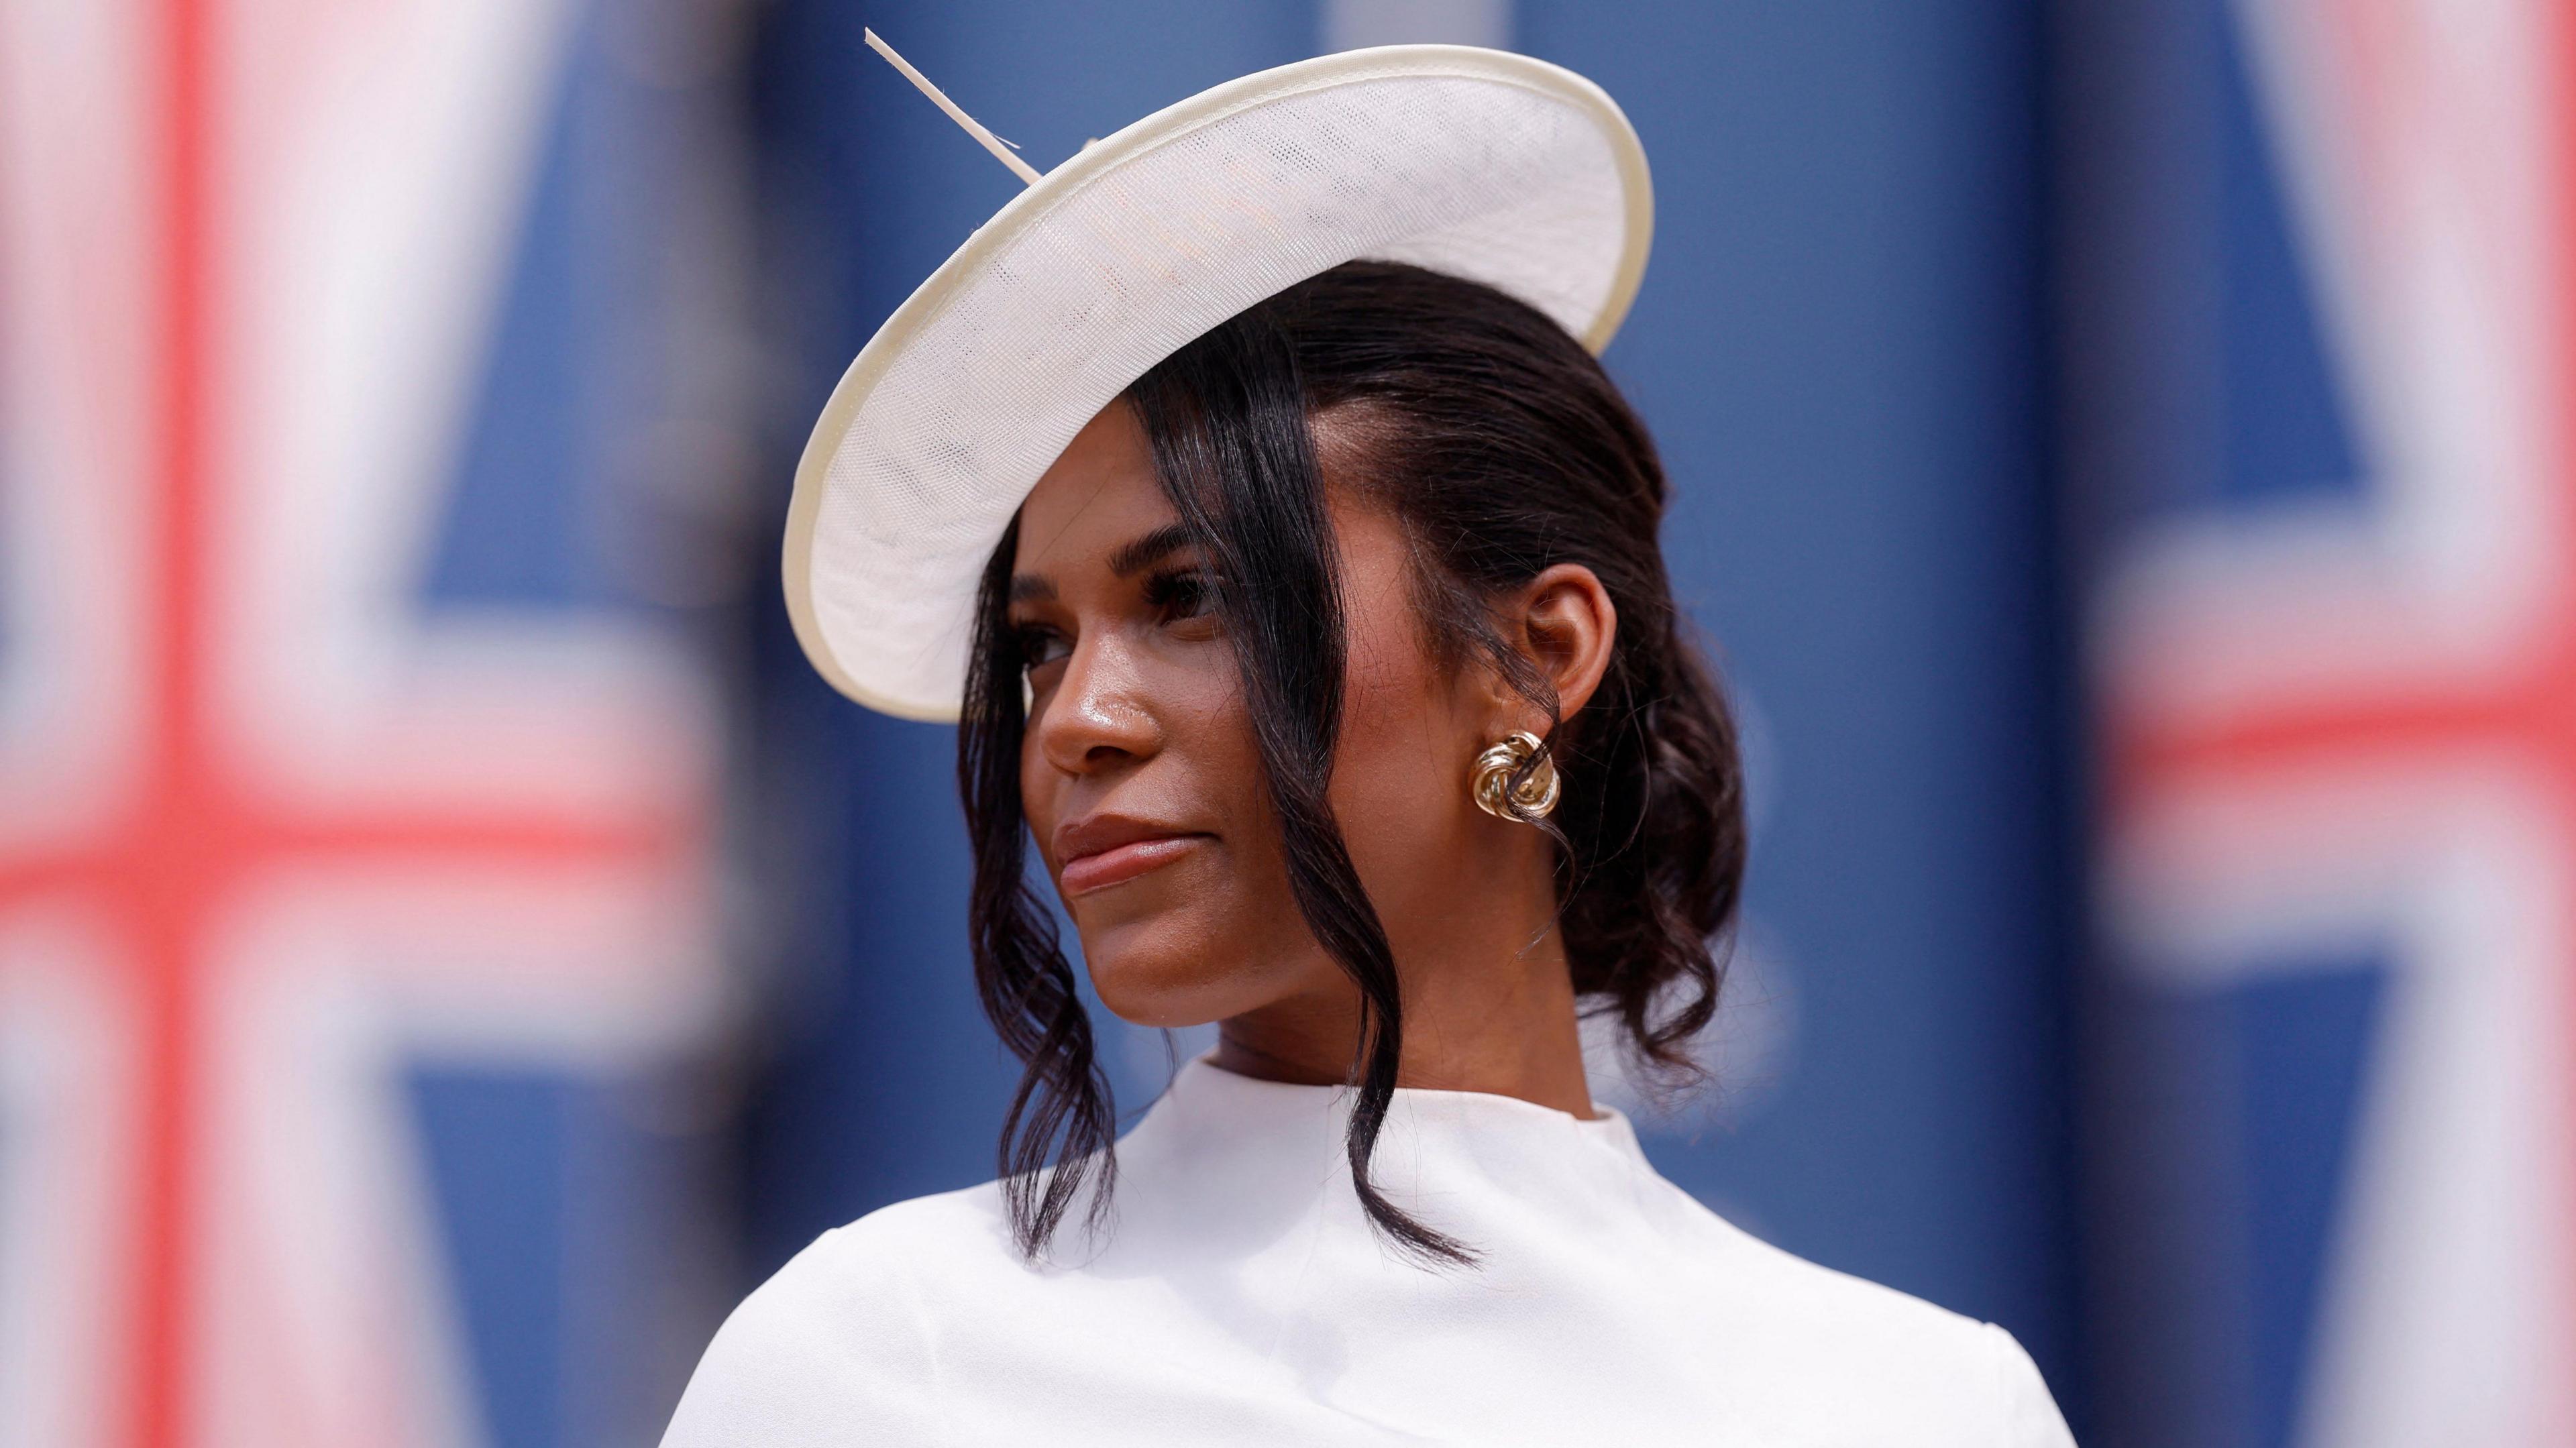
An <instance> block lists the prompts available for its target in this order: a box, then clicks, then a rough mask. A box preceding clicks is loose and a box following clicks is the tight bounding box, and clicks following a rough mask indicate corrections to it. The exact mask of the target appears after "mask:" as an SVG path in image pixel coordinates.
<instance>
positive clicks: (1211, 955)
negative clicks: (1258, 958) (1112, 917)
mask: <svg viewBox="0 0 2576 1448" xmlns="http://www.w3.org/2000/svg"><path fill="white" fill-rule="evenodd" d="M1174 913H1178V912H1174ZM1212 938H1213V937H1211V936H1210V935H1208V934H1207V933H1206V932H1205V931H1204V930H1201V929H1196V928H1192V927H1190V926H1189V925H1187V924H1185V923H1184V922H1182V921H1179V920H1176V919H1174V918H1172V915H1169V914H1167V915H1163V916H1158V917H1149V918H1147V919H1143V920H1132V921H1126V922H1122V923H1121V924H1118V925H1115V926H1110V927H1107V928H1103V929H1096V930H1095V929H1093V928H1090V927H1085V928H1084V930H1083V932H1082V958H1083V963H1084V965H1085V966H1087V967H1088V968H1089V970H1090V972H1091V988H1092V989H1093V990H1094V991H1097V992H1098V993H1099V995H1100V1003H1101V1004H1102V1005H1104V1006H1107V1007H1108V1008H1109V1010H1110V1013H1111V1014H1112V1015H1115V1016H1117V1017H1118V1019H1120V1020H1122V1021H1125V1022H1127V1023H1128V1024H1130V1025H1137V1026H1151V1027H1165V1028H1170V1029H1174V1030H1177V1029H1180V1028H1181V1027H1184V1026H1199V1025H1205V1024H1207V1023H1208V1022H1209V1021H1214V1020H1221V1019H1223V1018H1224V1017H1226V1016H1227V1015H1230V1014H1232V1013H1233V1012H1234V1010H1236V1009H1240V1008H1241V1006H1242V1002H1239V1001H1234V1000H1233V999H1232V997H1233V996H1235V995H1237V994H1239V993H1240V991H1241V987H1242V978H1241V974H1240V972H1239V971H1238V970H1232V969H1228V968H1227V962H1226V959H1225V953H1224V952H1222V951H1220V950H1214V949H1211V948H1210V945H1209V942H1210V940H1211V939H1212Z"/></svg>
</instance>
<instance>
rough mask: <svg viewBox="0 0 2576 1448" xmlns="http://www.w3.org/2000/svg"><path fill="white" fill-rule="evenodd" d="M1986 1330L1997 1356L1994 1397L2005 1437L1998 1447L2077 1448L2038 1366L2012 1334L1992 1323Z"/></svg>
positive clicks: (1998, 1442)
mask: <svg viewBox="0 0 2576 1448" xmlns="http://www.w3.org/2000/svg"><path fill="white" fill-rule="evenodd" d="M1984 1328H1985V1333H1986V1343H1987V1346H1988V1348H1989V1349H1991V1351H1992V1353H1993V1356H1994V1365H1995V1396H1996V1401H1997V1404H1998V1406H1999V1409H2000V1412H2001V1422H2002V1435H2001V1436H2000V1437H1998V1438H1996V1440H1995V1443H1996V1448H2075V1435H2074V1434H2073V1433H2071V1432H2069V1431H2067V1427H2066V1418H2065V1415H2063V1414H2061V1413H2059V1412H2058V1411H2057V1400H2056V1399H2055V1398H2053V1397H2051V1396H2049V1392H2048V1383H2047V1381H2046V1380H2045V1379H2043V1378H2041V1377H2040V1375H2039V1365H2038V1364H2037V1363H2034V1362H2032V1361H2031V1360H2030V1354H2029V1353H2028V1352H2026V1351H2024V1350H2023V1348H2022V1345H2021V1342H2020V1340H2019V1339H2017V1338H2015V1337H2014V1336H2013V1335H2012V1334H2011V1333H2009V1332H2006V1331H2005V1330H2004V1329H2002V1328H2000V1327H1997V1326H1996V1325H1995V1324H1993V1323H1991V1322H1989V1323H1986V1324H1984Z"/></svg>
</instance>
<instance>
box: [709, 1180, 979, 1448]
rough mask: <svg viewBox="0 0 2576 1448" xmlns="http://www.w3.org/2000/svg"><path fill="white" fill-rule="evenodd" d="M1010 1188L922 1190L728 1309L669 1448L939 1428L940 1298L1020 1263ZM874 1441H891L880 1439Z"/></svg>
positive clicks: (822, 1245)
mask: <svg viewBox="0 0 2576 1448" xmlns="http://www.w3.org/2000/svg"><path fill="white" fill-rule="evenodd" d="M1009 1254H1010V1245H1009V1237H1008V1233H1007V1230H1006V1229H1005V1227H1004V1225H1003V1214H1002V1207H1001V1194H1000V1191H999V1189H998V1188H997V1187H995V1186H994V1185H993V1184H991V1183H987V1184H985V1185H983V1186H981V1187H972V1188H968V1189H966V1190H963V1191H954V1192H943V1193H940V1194H938V1195H936V1196H928V1197H916V1198H914V1199H912V1200H910V1201H904V1202H897V1203H895V1204H893V1205H892V1206H887V1207H881V1208H879V1209H878V1210H876V1211H873V1212H870V1213H868V1214H867V1215H866V1216H864V1217H861V1218H859V1219H858V1220H857V1221H854V1222H851V1223H849V1224H847V1225H845V1226H839V1227H834V1228H832V1229H831V1230H829V1231H826V1232H824V1233H823V1234H822V1235H821V1236H818V1237H816V1238H815V1239H814V1240H813V1241H812V1242H810V1243H808V1244H806V1246H805V1248H804V1249H803V1250H802V1251H800V1252H798V1253H797V1254H796V1255H795V1256H794V1257H791V1258H789V1259H788V1261H787V1262H786V1263H785V1264H784V1265H783V1266H781V1267H780V1268H779V1269H778V1270H777V1271H776V1272H774V1273H772V1274H771V1275H770V1277H769V1279H768V1280H767V1281H765V1282H763V1283H761V1285H760V1286H759V1287H757V1288H755V1289H753V1290H752V1292H751V1295H749V1296H748V1297H745V1298H744V1299H743V1300H742V1301H741V1303H740V1304H738V1305H737V1306H736V1307H735V1308H734V1310H733V1311H732V1312H731V1313H730V1314H729V1315H727V1316H726V1318H725V1320H724V1324H723V1326H721V1327H719V1328H718V1329H717V1330H716V1335H715V1337H714V1339H713V1340H712V1341H710V1342H709V1343H708V1344H707V1349H706V1352H705V1354H704V1355H703V1356H702V1357H700V1359H699V1360H698V1366H697V1370H696V1371H695V1372H694V1373H692V1374H691V1375H690V1378H689V1384H688V1388H687V1390H686V1391H685V1392H683V1393H682V1395H681V1398H680V1404H679V1407H678V1408H677V1409H676V1410H675V1411H674V1412H673V1414H672V1418H671V1425H670V1428H669V1430H668V1431H667V1432H666V1433H665V1434H664V1436H663V1439H662V1443H663V1448H732V1445H736V1444H740V1445H750V1444H755V1443H796V1444H800V1445H802V1444H817V1445H820V1444H837V1443H842V1442H845V1441H856V1440H855V1439H854V1438H853V1437H852V1434H853V1433H854V1431H855V1428H854V1425H859V1424H866V1425H869V1430H868V1431H869V1432H870V1433H872V1434H884V1433H887V1432H889V1431H891V1430H893V1429H896V1428H902V1429H905V1430H907V1431H904V1432H899V1433H896V1434H895V1439H896V1440H898V1441H923V1440H927V1439H929V1438H931V1437H933V1436H935V1435H937V1434H938V1433H939V1432H940V1431H941V1424H940V1416H941V1409H940V1400H939V1372H938V1361H937V1355H936V1353H935V1352H934V1350H933V1345H934V1334H933V1333H932V1332H931V1331H930V1329H929V1325H928V1314H929V1313H930V1311H931V1310H932V1302H931V1299H930V1297H929V1296H927V1295H926V1294H925V1292H924V1289H923V1284H924V1283H925V1282H930V1283H937V1284H939V1288H938V1291H939V1294H940V1295H942V1296H945V1295H946V1294H949V1293H953V1292H955V1291H957V1290H958V1289H959V1288H960V1287H961V1286H966V1285H970V1284H971V1283H972V1281H973V1280H974V1279H975V1278H976V1277H977V1276H978V1275H980V1274H982V1273H987V1272H995V1271H1000V1270H1005V1269H1007V1268H1009V1267H1010V1266H1011V1265H1012V1259H1011V1257H1010V1255H1009ZM869 1441H886V1440H885V1439H883V1438H877V1437H872V1438H871V1439H870V1440H869Z"/></svg>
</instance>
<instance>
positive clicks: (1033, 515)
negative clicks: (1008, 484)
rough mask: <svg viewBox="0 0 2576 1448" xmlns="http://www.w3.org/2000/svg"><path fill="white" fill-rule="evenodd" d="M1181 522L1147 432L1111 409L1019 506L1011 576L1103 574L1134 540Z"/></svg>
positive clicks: (1119, 408) (1119, 407) (1120, 407)
mask: <svg viewBox="0 0 2576 1448" xmlns="http://www.w3.org/2000/svg"><path fill="white" fill-rule="evenodd" d="M1178 522H1179V514H1178V513H1177V512H1176V511H1175V510H1174V509H1173V507H1172V503H1171V499H1169V498H1168V497H1166V496H1164V493H1163V489H1162V484H1161V482H1160V481H1159V480H1158V479H1157V478H1156V476H1155V473H1154V454H1153V448H1152V446H1151V444H1149V443H1148V442H1147V441H1146V438H1145V430H1144V428H1143V427H1142V426H1140V425H1139V424H1138V423H1137V421H1136V417H1135V414H1134V412H1133V411H1131V410H1130V409H1129V408H1128V407H1127V406H1126V405H1125V404H1124V403H1112V404H1110V405H1109V406H1108V407H1107V408H1105V409H1103V410H1102V411H1101V412H1100V414H1099V415H1098V416H1096V417H1094V418H1093V419H1092V420H1091V421H1090V422H1089V423H1088V424H1086V425H1085V426H1084V427H1083V429H1082V431H1081V432H1079V433H1077V434H1075V435H1074V439H1073V441H1072V442H1071V443H1070V444H1068V445H1067V446H1066V448H1065V450H1064V453H1063V455H1062V456H1060V457H1058V458H1057V459H1056V461H1055V463H1054V465H1053V466H1051V467H1049V468H1048V469H1047V470H1046V473H1045V474H1044V475H1043V476H1041V477H1040V478H1039V479H1038V481H1037V485H1036V486H1035V487H1033V488H1031V489H1030V490H1029V496H1028V499H1027V501H1025V502H1023V503H1022V504H1021V505H1020V530H1019V545H1018V549H1017V553H1016V555H1015V556H1014V558H1013V559H1012V564H1011V566H1012V571H1013V572H1015V573H1046V574H1051V573H1057V572H1062V571H1066V570H1070V569H1074V568H1092V569H1103V570H1106V569H1108V568H1109V567H1110V562H1111V559H1112V556H1113V555H1114V554H1115V553H1116V552H1117V551H1118V550H1119V549H1120V548H1121V547H1123V546H1125V545H1127V544H1129V543H1132V542H1133V541H1135V540H1136V539H1138V538H1140V537H1143V536H1145V535H1148V534H1151V533H1154V532H1156V531H1157V530H1160V529H1165V528H1169V527H1171V526H1172V525H1174V524H1176V523H1178Z"/></svg>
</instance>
